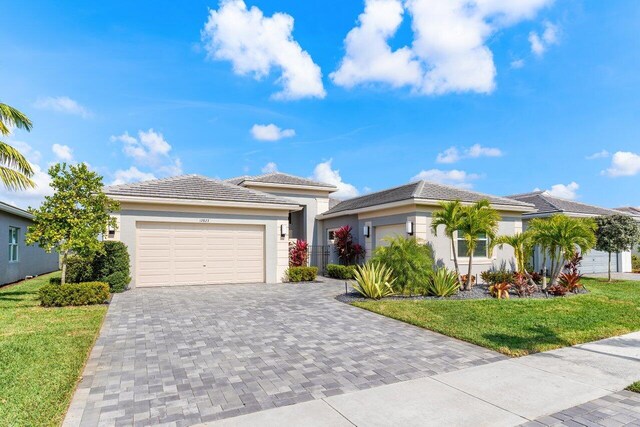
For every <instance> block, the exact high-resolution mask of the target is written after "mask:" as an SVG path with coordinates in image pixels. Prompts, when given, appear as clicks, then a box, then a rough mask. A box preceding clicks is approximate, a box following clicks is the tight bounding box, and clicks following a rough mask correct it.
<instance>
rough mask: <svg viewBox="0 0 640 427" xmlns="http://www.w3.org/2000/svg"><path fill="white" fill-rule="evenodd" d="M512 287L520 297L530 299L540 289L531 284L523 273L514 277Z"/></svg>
mask: <svg viewBox="0 0 640 427" xmlns="http://www.w3.org/2000/svg"><path fill="white" fill-rule="evenodd" d="M512 287H513V289H514V290H515V291H516V293H517V294H518V296H519V297H530V296H531V295H533V294H534V293H535V292H536V291H537V290H538V287H537V286H534V285H533V284H531V282H530V281H529V279H527V277H526V276H525V275H524V274H522V273H515V274H514V275H513V286H512Z"/></svg>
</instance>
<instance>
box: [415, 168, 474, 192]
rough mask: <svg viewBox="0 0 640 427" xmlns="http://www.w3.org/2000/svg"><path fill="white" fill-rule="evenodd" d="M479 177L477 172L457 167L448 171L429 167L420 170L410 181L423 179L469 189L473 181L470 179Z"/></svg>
mask: <svg viewBox="0 0 640 427" xmlns="http://www.w3.org/2000/svg"><path fill="white" fill-rule="evenodd" d="M479 178H481V176H480V175H478V174H475V173H467V172H465V171H462V170H457V169H453V170H448V171H443V170H440V169H429V170H423V171H420V172H419V173H418V174H417V175H415V176H414V177H413V178H411V181H420V180H425V181H432V182H437V183H440V184H447V185H453V186H455V187H459V188H466V189H469V188H471V187H473V183H471V182H470V181H475V180H477V179H479Z"/></svg>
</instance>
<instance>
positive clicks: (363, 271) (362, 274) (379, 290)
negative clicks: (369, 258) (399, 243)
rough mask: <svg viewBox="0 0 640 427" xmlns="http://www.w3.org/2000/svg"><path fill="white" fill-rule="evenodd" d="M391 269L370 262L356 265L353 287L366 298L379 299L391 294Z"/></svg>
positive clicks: (392, 280)
mask: <svg viewBox="0 0 640 427" xmlns="http://www.w3.org/2000/svg"><path fill="white" fill-rule="evenodd" d="M392 275H393V270H391V269H390V268H389V267H387V266H385V265H384V264H378V263H374V262H370V263H368V264H366V265H364V266H360V265H359V266H357V267H356V271H355V274H354V279H355V281H356V284H355V285H353V289H355V290H356V291H358V292H359V293H360V294H361V295H362V296H364V297H366V298H373V299H380V298H384V297H387V296H390V295H393V293H394V292H393V282H394V281H395V280H396V279H392V278H391V277H392Z"/></svg>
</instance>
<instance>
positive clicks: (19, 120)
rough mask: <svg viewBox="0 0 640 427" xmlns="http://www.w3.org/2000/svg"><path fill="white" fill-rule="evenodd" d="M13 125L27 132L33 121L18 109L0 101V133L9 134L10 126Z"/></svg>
mask: <svg viewBox="0 0 640 427" xmlns="http://www.w3.org/2000/svg"><path fill="white" fill-rule="evenodd" d="M13 126H15V127H17V128H18V129H24V130H26V131H27V132H29V131H30V130H31V128H32V127H33V123H31V120H30V119H29V117H27V116H26V114H24V113H23V112H21V111H20V110H18V109H16V108H13V107H11V106H9V105H7V104H2V103H0V134H2V135H9V134H10V133H11V129H10V128H11V127H13Z"/></svg>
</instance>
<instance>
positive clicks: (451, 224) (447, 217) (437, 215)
mask: <svg viewBox="0 0 640 427" xmlns="http://www.w3.org/2000/svg"><path fill="white" fill-rule="evenodd" d="M441 225H444V234H446V236H447V237H448V238H449V240H451V250H452V252H453V265H454V266H455V268H456V274H457V275H458V280H460V268H459V266H458V254H457V253H456V244H455V240H454V234H455V232H456V231H458V229H459V228H460V227H461V226H462V205H461V204H460V201H459V200H454V201H451V202H440V209H439V210H437V211H435V212H433V214H432V216H431V231H433V234H434V235H435V236H437V235H438V227H439V226H441Z"/></svg>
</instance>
